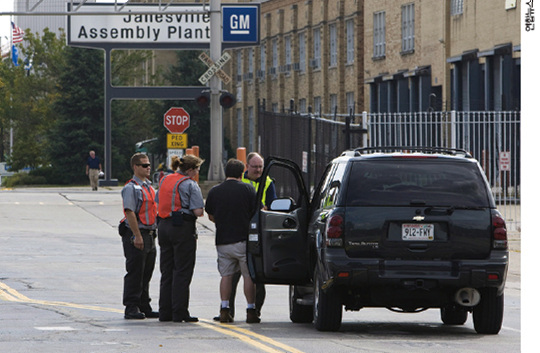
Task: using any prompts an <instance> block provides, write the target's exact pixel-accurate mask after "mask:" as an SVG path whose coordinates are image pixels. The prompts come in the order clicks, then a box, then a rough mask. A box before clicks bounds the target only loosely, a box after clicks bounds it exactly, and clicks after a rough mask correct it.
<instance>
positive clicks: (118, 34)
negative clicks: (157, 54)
mask: <svg viewBox="0 0 540 353" xmlns="http://www.w3.org/2000/svg"><path fill="white" fill-rule="evenodd" d="M70 5H71V4H70V3H68V11H72V10H71V9H70ZM117 6H119V5H117ZM73 8H74V12H75V11H76V13H77V15H73V16H67V21H68V23H67V28H68V33H67V41H68V45H72V46H83V47H84V46H89V47H94V46H98V47H99V46H101V45H103V44H111V45H115V47H138V46H139V45H142V46H144V47H147V48H153V47H159V48H163V47H168V46H171V47H179V46H182V45H183V44H185V45H187V46H189V47H194V48H195V47H205V46H208V45H209V43H210V13H209V12H204V11H203V6H200V5H199V6H197V4H188V5H185V4H171V5H169V6H167V7H166V8H165V9H163V8H164V6H163V5H161V6H160V5H157V4H129V5H126V6H124V7H123V8H121V10H119V11H117V10H116V9H115V4H99V3H91V4H84V6H81V7H80V8H76V5H74V6H73ZM84 13H89V14H88V15H84ZM97 13H109V14H110V15H101V16H100V15H97Z"/></svg>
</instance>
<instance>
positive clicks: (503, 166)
mask: <svg viewBox="0 0 540 353" xmlns="http://www.w3.org/2000/svg"><path fill="white" fill-rule="evenodd" d="M510 162H511V159H510V152H499V167H500V170H501V172H509V171H510Z"/></svg>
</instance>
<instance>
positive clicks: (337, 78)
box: [224, 0, 520, 150]
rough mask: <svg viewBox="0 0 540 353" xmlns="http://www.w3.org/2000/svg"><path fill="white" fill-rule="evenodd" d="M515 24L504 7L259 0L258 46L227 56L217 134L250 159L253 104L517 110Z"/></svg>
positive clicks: (329, 109) (414, 0) (516, 11)
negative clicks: (229, 100)
mask: <svg viewBox="0 0 540 353" xmlns="http://www.w3.org/2000/svg"><path fill="white" fill-rule="evenodd" d="M254 2H255V1H254ZM519 24H520V4H519V2H517V1H510V0H497V1H482V0H444V1H425V0H424V1H422V0H364V1H362V0H332V1H330V0H269V1H263V2H262V3H261V44H260V46H258V47H250V48H242V49H238V50H232V51H231V54H232V57H233V60H232V63H231V64H230V67H229V69H228V70H227V71H228V72H230V73H232V74H233V75H232V76H233V78H234V80H233V82H232V83H231V84H229V85H228V86H227V87H226V88H227V89H228V90H229V91H230V92H234V93H235V94H236V95H237V97H238V103H237V104H236V105H235V106H234V107H233V108H232V109H230V110H228V111H226V112H225V114H224V120H225V121H224V127H225V134H226V136H228V137H229V138H230V140H231V141H232V143H233V146H245V147H247V148H248V150H256V149H257V141H256V131H257V130H256V128H257V126H256V125H257V106H258V103H261V104H264V106H265V108H266V110H271V111H275V112H281V111H287V110H289V109H291V108H292V109H293V110H294V111H297V112H302V113H304V112H307V111H308V108H309V107H311V109H312V111H314V112H318V113H321V114H333V113H337V114H338V118H339V114H341V115H344V114H348V113H349V112H350V111H351V110H354V112H356V113H360V112H362V111H369V112H415V111H426V110H428V109H435V110H450V109H454V110H511V109H519V101H520V92H519V87H520V25H519Z"/></svg>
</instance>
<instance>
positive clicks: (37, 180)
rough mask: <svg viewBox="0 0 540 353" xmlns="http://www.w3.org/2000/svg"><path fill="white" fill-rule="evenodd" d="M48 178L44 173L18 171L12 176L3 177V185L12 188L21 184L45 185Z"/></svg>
mask: <svg viewBox="0 0 540 353" xmlns="http://www.w3.org/2000/svg"><path fill="white" fill-rule="evenodd" d="M45 184H47V178H46V177H44V176H42V175H31V174H29V173H24V172H22V173H16V174H14V175H12V176H9V177H6V178H2V186H4V187H8V188H12V187H14V186H20V185H45Z"/></svg>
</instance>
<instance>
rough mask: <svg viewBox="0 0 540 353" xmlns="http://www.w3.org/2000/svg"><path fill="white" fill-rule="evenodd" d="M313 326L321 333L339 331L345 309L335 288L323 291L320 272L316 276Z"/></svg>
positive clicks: (316, 272)
mask: <svg viewBox="0 0 540 353" xmlns="http://www.w3.org/2000/svg"><path fill="white" fill-rule="evenodd" d="M314 277H315V278H314V279H315V282H314V284H313V285H314V305H313V324H314V325H315V328H316V329H317V330H319V331H337V330H339V328H340V326H341V318H342V312H343V308H342V305H341V298H340V296H339V293H338V292H337V291H336V290H335V288H328V289H326V290H323V289H322V288H321V287H322V283H321V276H320V275H319V271H318V270H317V271H315V275H314Z"/></svg>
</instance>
